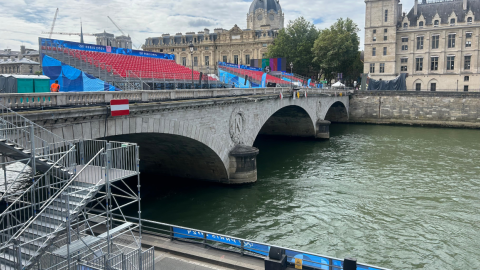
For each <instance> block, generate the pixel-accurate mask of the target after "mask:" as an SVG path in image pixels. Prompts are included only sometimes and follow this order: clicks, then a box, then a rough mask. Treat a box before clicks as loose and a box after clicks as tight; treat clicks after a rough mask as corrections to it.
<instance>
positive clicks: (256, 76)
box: [220, 66, 289, 86]
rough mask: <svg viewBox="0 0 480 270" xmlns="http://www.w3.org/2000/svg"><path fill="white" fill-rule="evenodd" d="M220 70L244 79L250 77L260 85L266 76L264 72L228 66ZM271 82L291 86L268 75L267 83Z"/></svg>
mask: <svg viewBox="0 0 480 270" xmlns="http://www.w3.org/2000/svg"><path fill="white" fill-rule="evenodd" d="M220 68H221V69H223V70H225V71H227V72H230V73H233V74H235V75H238V76H242V77H245V76H248V78H249V80H251V81H254V82H256V83H259V84H260V83H261V81H262V76H263V74H264V73H263V72H262V71H254V70H248V69H241V68H233V67H226V66H221V67H220ZM269 82H271V83H276V84H279V85H282V86H284V85H285V86H286V85H289V82H287V81H284V80H282V79H280V78H277V77H275V76H272V75H268V74H267V78H266V83H269Z"/></svg>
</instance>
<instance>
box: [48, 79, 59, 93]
mask: <svg viewBox="0 0 480 270" xmlns="http://www.w3.org/2000/svg"><path fill="white" fill-rule="evenodd" d="M50 92H60V85H59V84H58V81H55V83H53V84H52V86H50Z"/></svg>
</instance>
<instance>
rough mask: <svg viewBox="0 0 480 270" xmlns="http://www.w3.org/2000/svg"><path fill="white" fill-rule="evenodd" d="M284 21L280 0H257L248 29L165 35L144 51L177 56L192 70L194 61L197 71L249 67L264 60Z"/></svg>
mask: <svg viewBox="0 0 480 270" xmlns="http://www.w3.org/2000/svg"><path fill="white" fill-rule="evenodd" d="M283 22H284V14H283V13H282V9H281V7H280V3H279V2H278V0H254V1H253V2H252V4H251V6H250V10H249V13H248V14H247V26H248V29H241V28H240V27H238V26H237V25H235V26H234V27H233V28H231V29H230V30H226V29H223V28H217V29H214V31H213V32H210V30H209V29H204V30H203V31H200V32H187V33H186V34H182V33H177V34H175V35H170V34H163V35H162V36H161V37H150V38H148V39H146V41H145V45H144V46H143V49H144V50H145V51H152V52H164V53H170V54H174V55H175V59H176V62H177V64H180V65H184V66H188V67H191V66H192V61H193V66H194V69H195V70H197V71H202V72H204V73H214V72H215V71H216V69H217V63H218V62H229V63H234V64H240V65H250V59H261V58H263V57H264V56H265V54H266V53H267V48H268V46H269V45H270V44H272V43H273V40H274V39H275V38H276V37H277V35H278V31H279V30H280V29H282V28H283ZM190 43H192V44H193V45H194V46H195V48H194V52H193V54H191V53H190V51H189V48H188V46H189V44H190Z"/></svg>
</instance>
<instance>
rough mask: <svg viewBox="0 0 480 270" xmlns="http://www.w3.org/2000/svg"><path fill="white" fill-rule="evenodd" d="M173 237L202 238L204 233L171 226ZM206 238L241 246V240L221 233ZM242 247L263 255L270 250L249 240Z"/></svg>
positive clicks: (208, 235) (266, 254)
mask: <svg viewBox="0 0 480 270" xmlns="http://www.w3.org/2000/svg"><path fill="white" fill-rule="evenodd" d="M173 237H175V238H190V239H192V238H194V239H204V237H205V236H204V233H203V232H199V231H194V230H187V229H181V228H176V227H173ZM206 239H207V240H210V241H215V242H220V243H224V244H229V245H232V246H236V247H241V246H242V241H241V240H239V239H235V238H231V237H225V236H221V235H215V234H207V235H206ZM244 249H245V250H249V251H251V252H254V253H257V254H261V255H263V256H268V251H269V250H270V247H269V246H266V245H261V244H257V243H251V242H247V241H245V242H244Z"/></svg>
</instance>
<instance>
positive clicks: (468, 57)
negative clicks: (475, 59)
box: [464, 55, 472, 70]
mask: <svg viewBox="0 0 480 270" xmlns="http://www.w3.org/2000/svg"><path fill="white" fill-rule="evenodd" d="M471 61H472V56H471V55H467V56H465V66H464V69H465V70H469V69H470V62H471Z"/></svg>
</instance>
